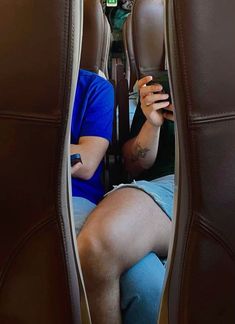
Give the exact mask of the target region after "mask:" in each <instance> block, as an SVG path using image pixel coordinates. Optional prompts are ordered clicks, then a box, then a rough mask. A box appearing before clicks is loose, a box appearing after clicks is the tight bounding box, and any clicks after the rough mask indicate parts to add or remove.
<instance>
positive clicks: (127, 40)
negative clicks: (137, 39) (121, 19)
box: [123, 15, 137, 91]
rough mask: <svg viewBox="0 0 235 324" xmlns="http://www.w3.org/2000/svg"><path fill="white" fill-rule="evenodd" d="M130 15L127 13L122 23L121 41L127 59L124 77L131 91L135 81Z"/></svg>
mask: <svg viewBox="0 0 235 324" xmlns="http://www.w3.org/2000/svg"><path fill="white" fill-rule="evenodd" d="M131 17H132V15H129V16H128V17H127V19H126V21H125V23H124V25H123V41H124V49H125V52H126V60H127V68H126V71H127V73H126V74H127V75H126V79H127V80H128V85H129V90H130V91H133V86H134V84H135V82H136V79H137V77H136V63H135V56H134V49H133V35H132V21H131V20H132V19H131Z"/></svg>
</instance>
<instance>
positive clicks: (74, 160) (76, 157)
mask: <svg viewBox="0 0 235 324" xmlns="http://www.w3.org/2000/svg"><path fill="white" fill-rule="evenodd" d="M78 162H80V163H82V159H81V155H80V154H79V153H76V154H72V155H70V163H71V166H74V165H75V164H76V163H78Z"/></svg>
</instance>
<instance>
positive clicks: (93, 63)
mask: <svg viewBox="0 0 235 324" xmlns="http://www.w3.org/2000/svg"><path fill="white" fill-rule="evenodd" d="M103 37H104V14H103V10H102V5H101V3H100V1H99V0H84V20H83V40H82V53H81V62H80V67H81V68H82V69H85V70H90V71H93V72H96V73H98V71H99V69H100V67H101V57H102V49H103Z"/></svg>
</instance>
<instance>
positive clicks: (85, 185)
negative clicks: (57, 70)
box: [71, 70, 114, 204]
mask: <svg viewBox="0 0 235 324" xmlns="http://www.w3.org/2000/svg"><path fill="white" fill-rule="evenodd" d="M113 111H114V91H113V86H112V84H111V83H110V82H109V81H107V80H105V79H104V78H101V77H100V76H98V75H97V74H95V73H92V72H88V71H85V70H80V71H79V77H78V83H77V89H76V96H75V102H74V108H73V115H72V126H71V144H78V140H79V138H80V137H81V136H98V137H102V138H105V139H107V140H108V141H111V138H112V128H113ZM102 169H103V163H102V162H101V163H100V165H99V166H98V168H97V170H96V172H95V174H94V175H93V177H92V178H91V179H89V180H82V179H77V178H72V192H73V196H75V197H83V198H86V199H88V200H90V201H91V202H93V203H95V204H97V203H98V202H99V201H100V200H101V198H102V197H103V195H104V187H103V183H102Z"/></svg>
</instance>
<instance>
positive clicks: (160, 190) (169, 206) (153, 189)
mask: <svg viewBox="0 0 235 324" xmlns="http://www.w3.org/2000/svg"><path fill="white" fill-rule="evenodd" d="M121 188H136V189H139V190H142V191H144V192H145V193H146V194H147V195H149V196H150V197H151V198H152V199H153V200H154V201H155V202H156V203H157V204H158V206H159V207H160V208H161V209H162V210H163V211H164V212H165V213H166V215H167V216H168V217H169V218H170V219H172V215H173V201H174V174H170V175H167V176H165V177H162V178H158V179H155V180H152V181H146V180H138V181H135V180H134V181H133V182H132V183H130V184H123V183H122V184H120V185H117V186H114V189H113V190H111V191H109V192H108V193H107V194H109V193H111V192H113V191H115V190H117V189H121ZM107 194H106V195H107Z"/></svg>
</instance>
